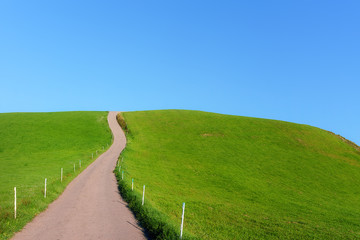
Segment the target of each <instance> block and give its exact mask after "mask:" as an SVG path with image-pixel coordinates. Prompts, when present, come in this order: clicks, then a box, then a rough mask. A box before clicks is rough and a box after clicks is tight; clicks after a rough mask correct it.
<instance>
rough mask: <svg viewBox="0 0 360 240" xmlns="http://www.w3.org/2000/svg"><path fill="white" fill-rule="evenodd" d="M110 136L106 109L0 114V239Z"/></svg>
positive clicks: (18, 226)
mask: <svg viewBox="0 0 360 240" xmlns="http://www.w3.org/2000/svg"><path fill="white" fill-rule="evenodd" d="M111 141H112V136H111V131H110V129H109V127H108V124H107V112H58V113H2V114H0V239H7V238H9V237H11V236H12V235H13V233H14V232H16V231H18V230H20V229H21V228H22V227H23V226H24V225H25V224H26V223H27V222H28V221H30V220H31V219H32V218H33V217H34V216H35V215H36V214H38V213H40V212H41V211H43V210H44V209H45V208H46V207H47V205H48V204H49V203H50V202H52V201H53V200H54V199H56V198H57V197H58V196H59V194H60V193H61V192H62V191H63V190H64V189H65V187H66V185H67V184H68V183H69V182H70V181H71V180H72V179H73V178H74V177H75V176H76V175H77V174H78V173H79V172H80V171H81V170H82V169H84V168H85V167H86V166H87V165H88V164H90V163H91V162H92V157H91V153H94V159H95V158H96V154H95V152H96V150H98V152H99V154H100V153H101V152H103V148H102V147H103V146H104V149H105V150H106V148H107V144H109V145H111ZM79 160H81V165H82V168H81V169H79ZM74 164H76V168H75V172H74ZM61 168H63V171H64V177H63V182H62V183H61V182H60V169H61ZM45 178H47V198H46V199H45V198H44V179H45ZM14 187H16V188H17V219H16V220H15V219H14V202H13V201H14Z"/></svg>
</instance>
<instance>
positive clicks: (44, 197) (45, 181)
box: [44, 178, 47, 198]
mask: <svg viewBox="0 0 360 240" xmlns="http://www.w3.org/2000/svg"><path fill="white" fill-rule="evenodd" d="M46 180H47V179H46V178H45V191H44V198H46Z"/></svg>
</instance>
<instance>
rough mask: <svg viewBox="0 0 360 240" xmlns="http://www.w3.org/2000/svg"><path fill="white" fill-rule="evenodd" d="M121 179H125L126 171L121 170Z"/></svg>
mask: <svg viewBox="0 0 360 240" xmlns="http://www.w3.org/2000/svg"><path fill="white" fill-rule="evenodd" d="M121 180H124V171H122V172H121Z"/></svg>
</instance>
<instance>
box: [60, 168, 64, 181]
mask: <svg viewBox="0 0 360 240" xmlns="http://www.w3.org/2000/svg"><path fill="white" fill-rule="evenodd" d="M62 176H63V168H61V178H60V179H61V182H62Z"/></svg>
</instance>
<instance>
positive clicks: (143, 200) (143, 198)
mask: <svg viewBox="0 0 360 240" xmlns="http://www.w3.org/2000/svg"><path fill="white" fill-rule="evenodd" d="M144 202H145V185H144V187H143V197H142V205H143V206H144Z"/></svg>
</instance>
